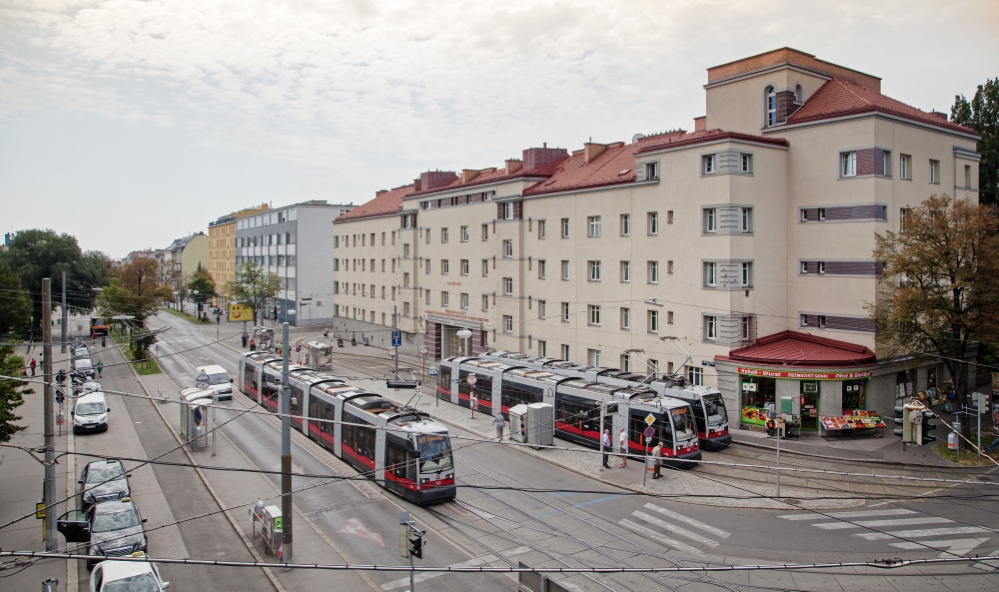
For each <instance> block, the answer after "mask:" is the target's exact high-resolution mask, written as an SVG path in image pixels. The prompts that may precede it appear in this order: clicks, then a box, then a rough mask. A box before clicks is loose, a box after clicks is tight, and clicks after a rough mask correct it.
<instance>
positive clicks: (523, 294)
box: [337, 48, 979, 430]
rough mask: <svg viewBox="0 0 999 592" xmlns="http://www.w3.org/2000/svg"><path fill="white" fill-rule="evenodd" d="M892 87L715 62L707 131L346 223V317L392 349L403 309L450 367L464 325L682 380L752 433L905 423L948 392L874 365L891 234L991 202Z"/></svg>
mask: <svg viewBox="0 0 999 592" xmlns="http://www.w3.org/2000/svg"><path fill="white" fill-rule="evenodd" d="M880 85H881V81H880V79H879V78H877V77H874V76H871V75H869V74H864V73H862V72H858V71H855V70H852V69H849V68H845V67H842V66H838V65H835V64H830V63H828V62H825V61H822V60H818V59H816V58H815V57H814V56H812V55H810V54H806V53H803V52H799V51H796V50H793V49H788V48H784V49H780V50H776V51H772V52H768V53H766V54H762V55H759V56H754V57H750V58H746V59H743V60H738V61H736V62H732V63H729V64H724V65H721V66H717V67H714V68H710V69H709V70H708V83H707V84H706V85H705V87H704V88H705V95H706V115H704V116H700V117H697V118H695V119H694V126H693V131H690V132H688V131H683V130H676V131H671V132H663V133H656V134H648V135H642V134H638V135H636V136H635V138H634V139H633V140H632V142H631V143H624V142H614V143H607V144H600V143H595V142H590V143H587V144H585V145H584V146H583V147H582V149H579V150H575V151H573V152H571V153H569V151H567V150H564V149H557V148H548V147H547V146H544V147H542V148H530V149H527V150H525V151H523V154H522V158H521V159H511V160H508V161H506V162H505V163H504V166H503V167H497V168H487V169H478V170H473V169H465V170H462V171H461V172H460V173H457V172H445V171H430V172H426V173H423V174H421V175H420V177H419V179H416V180H415V181H414V183H413V184H412V185H408V186H404V187H399V188H396V189H394V190H392V191H386V192H380V193H379V194H378V195H377V196H376V198H375V199H374V200H373V201H372V202H369V204H365V205H363V206H361V207H359V208H358V209H357V210H355V211H354V212H351V213H350V214H347V215H345V216H342V217H341V218H339V219H338V220H337V227H338V230H337V241H338V242H337V245H338V250H337V259H338V265H339V273H338V275H337V279H338V283H337V285H338V288H339V290H340V297H339V299H338V307H337V312H338V317H339V318H338V321H341V322H342V323H343V324H344V326H345V327H346V326H348V325H349V326H351V327H353V328H356V329H360V330H368V331H372V332H374V333H376V334H380V333H378V332H382V331H384V330H385V327H387V326H391V324H392V318H391V311H392V307H393V306H398V307H399V311H400V317H399V320H398V324H399V326H400V327H401V328H402V329H403V330H404V331H405V333H406V336H407V346H408V347H411V348H415V347H418V346H419V345H425V346H426V347H427V348H428V350H429V352H430V354H429V355H430V357H433V358H442V357H448V356H451V355H456V354H457V353H459V352H460V351H461V350H460V343H459V342H458V339H457V337H456V335H455V334H456V332H457V331H458V330H459V329H462V328H467V329H471V330H472V331H473V353H476V352H481V351H484V350H485V349H498V350H516V351H522V352H525V353H532V354H535V355H542V356H548V357H553V358H562V359H568V360H571V361H574V362H578V363H586V364H590V365H594V366H611V367H620V368H623V369H628V370H632V371H654V372H658V373H672V372H677V373H681V372H682V373H683V374H684V375H685V376H686V377H687V378H688V379H689V380H690V381H691V382H692V383H694V384H703V385H708V386H716V387H718V388H719V389H721V390H722V392H723V394H724V395H725V398H726V403H727V406H728V407H729V415H730V417H732V418H740V417H741V418H742V421H743V422H744V423H749V424H751V423H753V422H754V421H758V419H754V418H758V413H754V412H753V410H758V409H762V408H766V407H767V406H774V407H778V408H780V409H786V410H789V411H790V412H793V413H795V414H800V415H801V416H802V423H803V428H804V429H806V430H808V429H817V427H818V425H817V419H818V417H819V416H827V415H829V416H832V415H841V414H843V413H844V411H846V410H873V411H877V412H880V413H888V412H890V409H891V407H892V406H893V405H894V401H895V397H896V395H897V394H900V393H905V392H907V391H908V390H919V389H922V388H926V387H927V386H940V385H941V384H942V383H943V381H944V380H945V379H946V378H947V377H946V376H945V375H944V369H943V368H942V367H938V366H937V365H936V364H935V363H933V362H932V361H913V360H904V361H900V360H891V359H887V358H886V355H885V354H884V352H878V348H877V341H876V335H875V332H874V326H873V323H872V322H871V320H870V318H869V315H868V313H867V310H866V309H865V305H866V304H867V303H869V302H873V301H875V299H876V298H877V297H878V293H877V285H878V277H879V273H880V266H879V264H878V262H876V261H874V260H873V259H872V252H873V249H874V245H875V234H876V233H883V232H885V231H886V230H896V231H897V230H904V223H905V212H906V210H907V209H908V208H910V207H913V206H915V205H916V204H918V203H919V202H920V201H922V200H923V199H925V198H926V197H928V196H929V195H930V194H934V193H936V194H940V193H948V194H950V195H953V196H956V197H958V198H961V199H972V200H977V199H978V194H977V187H975V186H974V185H975V184H976V183H977V179H978V160H979V155H978V154H977V153H976V152H975V145H976V140H977V136H976V135H975V134H974V132H973V131H971V130H969V129H966V128H963V127H961V126H958V125H956V124H953V123H951V122H949V121H947V118H946V116H945V115H943V114H940V113H931V112H924V111H921V110H918V109H915V108H913V107H910V106H908V105H906V104H904V103H901V102H899V101H896V100H894V99H891V98H889V97H887V96H885V95H883V94H881V92H880ZM369 205H370V206H371V207H370V209H369V210H367V211H369V212H370V213H368V214H364V212H365V211H366V210H365V208H366V207H368V206H369ZM383 236H384V237H386V238H385V239H384V240H382V239H381V237H383ZM383 295H384V297H383ZM348 321H349V322H348ZM376 343H377V341H376ZM636 350H639V351H636ZM682 351H686V352H689V354H690V359H689V360H688V359H687V358H686V356H685V355H683V353H681V352H682ZM649 364H651V365H652V367H651V368H650V367H647V366H648V365H649Z"/></svg>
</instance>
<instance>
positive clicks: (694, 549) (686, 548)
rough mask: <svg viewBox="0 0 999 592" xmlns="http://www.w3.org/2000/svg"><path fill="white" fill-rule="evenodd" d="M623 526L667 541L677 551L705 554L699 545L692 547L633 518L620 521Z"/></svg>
mask: <svg viewBox="0 0 999 592" xmlns="http://www.w3.org/2000/svg"><path fill="white" fill-rule="evenodd" d="M618 524H620V525H621V526H624V527H627V528H630V529H632V530H634V531H636V532H640V533H642V534H643V535H645V536H650V537H652V538H654V539H659V540H660V541H662V542H664V543H666V544H667V545H669V546H670V547H672V548H674V549H676V550H677V551H686V552H688V553H694V554H696V555H704V551H701V550H700V549H698V548H697V547H691V546H690V545H688V544H686V543H681V542H680V541H677V540H674V539H671V538H669V537H668V536H665V535H662V534H660V533H658V532H656V531H654V530H652V529H650V528H645V527H644V526H642V525H641V524H636V523H634V522H632V521H631V520H628V519H625V520H621V521H620V522H618Z"/></svg>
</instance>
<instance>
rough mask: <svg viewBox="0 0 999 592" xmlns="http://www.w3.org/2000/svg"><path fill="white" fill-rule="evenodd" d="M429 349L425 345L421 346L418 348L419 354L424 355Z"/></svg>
mask: <svg viewBox="0 0 999 592" xmlns="http://www.w3.org/2000/svg"><path fill="white" fill-rule="evenodd" d="M429 351H430V350H429V349H427V346H423V347H421V348H420V355H421V356H425V355H427V352H429Z"/></svg>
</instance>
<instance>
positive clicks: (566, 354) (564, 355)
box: [561, 343, 569, 360]
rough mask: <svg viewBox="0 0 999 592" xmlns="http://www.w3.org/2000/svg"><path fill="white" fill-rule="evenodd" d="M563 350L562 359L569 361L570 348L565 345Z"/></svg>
mask: <svg viewBox="0 0 999 592" xmlns="http://www.w3.org/2000/svg"><path fill="white" fill-rule="evenodd" d="M561 349H562V359H563V360H568V359H569V346H568V345H566V344H564V343H563V344H562V348H561Z"/></svg>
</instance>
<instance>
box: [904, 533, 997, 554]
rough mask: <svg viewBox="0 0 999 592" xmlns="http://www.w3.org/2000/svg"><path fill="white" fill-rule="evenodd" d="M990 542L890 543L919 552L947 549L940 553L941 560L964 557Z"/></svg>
mask: <svg viewBox="0 0 999 592" xmlns="http://www.w3.org/2000/svg"><path fill="white" fill-rule="evenodd" d="M987 540H989V537H985V538H982V539H955V540H953V541H926V542H925V543H890V544H891V546H892V547H898V548H899V549H910V550H919V549H927V548H929V549H930V550H933V551H936V550H938V549H941V548H943V549H946V551H944V552H943V553H940V555H939V557H940V558H947V557H952V556H954V555H964V554H965V553H967V552H969V551H971V550H972V549H974V548H975V547H977V546H978V545H981V544H982V543H984V542H985V541H987Z"/></svg>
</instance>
